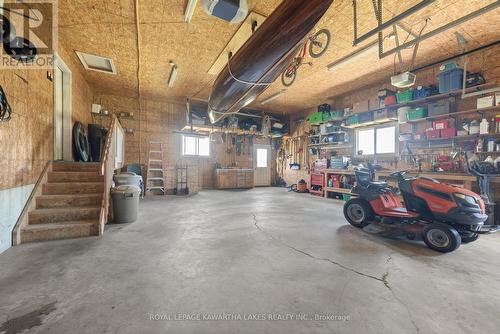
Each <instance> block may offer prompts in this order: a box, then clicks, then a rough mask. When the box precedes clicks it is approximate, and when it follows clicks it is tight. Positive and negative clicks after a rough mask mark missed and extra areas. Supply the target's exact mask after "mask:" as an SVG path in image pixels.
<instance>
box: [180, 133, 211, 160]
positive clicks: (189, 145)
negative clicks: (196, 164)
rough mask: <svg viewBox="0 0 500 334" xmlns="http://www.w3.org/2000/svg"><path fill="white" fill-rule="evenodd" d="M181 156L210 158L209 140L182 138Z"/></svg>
mask: <svg viewBox="0 0 500 334" xmlns="http://www.w3.org/2000/svg"><path fill="white" fill-rule="evenodd" d="M182 155H193V156H200V157H208V156H210V138H209V137H194V136H182Z"/></svg>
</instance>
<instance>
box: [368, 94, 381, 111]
mask: <svg viewBox="0 0 500 334" xmlns="http://www.w3.org/2000/svg"><path fill="white" fill-rule="evenodd" d="M368 107H369V109H368V110H373V109H378V108H380V99H379V98H378V96H372V97H370V100H369V103H368Z"/></svg>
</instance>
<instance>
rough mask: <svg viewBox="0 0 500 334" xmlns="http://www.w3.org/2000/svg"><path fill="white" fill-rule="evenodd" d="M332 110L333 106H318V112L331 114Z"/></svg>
mask: <svg viewBox="0 0 500 334" xmlns="http://www.w3.org/2000/svg"><path fill="white" fill-rule="evenodd" d="M331 110H332V106H331V105H329V104H321V105H319V106H318V112H320V113H322V112H324V113H329V112H330V111H331Z"/></svg>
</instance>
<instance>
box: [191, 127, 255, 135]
mask: <svg viewBox="0 0 500 334" xmlns="http://www.w3.org/2000/svg"><path fill="white" fill-rule="evenodd" d="M192 129H193V131H197V132H206V133H211V132H222V133H231V134H238V135H253V136H262V133H261V132H259V131H250V130H241V129H227V128H220V127H216V126H214V127H212V126H210V125H193V128H192ZM181 131H191V125H186V126H184V127H183V128H182V130H181Z"/></svg>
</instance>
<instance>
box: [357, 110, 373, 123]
mask: <svg viewBox="0 0 500 334" xmlns="http://www.w3.org/2000/svg"><path fill="white" fill-rule="evenodd" d="M358 117H359V123H368V122H373V120H374V119H375V118H374V115H373V111H368V112H364V113H361V114H359V115H358Z"/></svg>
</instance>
